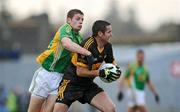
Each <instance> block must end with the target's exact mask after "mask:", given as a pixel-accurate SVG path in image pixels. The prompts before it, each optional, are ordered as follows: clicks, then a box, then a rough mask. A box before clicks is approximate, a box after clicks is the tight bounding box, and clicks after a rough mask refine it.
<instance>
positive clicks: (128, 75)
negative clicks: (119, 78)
mask: <svg viewBox="0 0 180 112" xmlns="http://www.w3.org/2000/svg"><path fill="white" fill-rule="evenodd" d="M131 71H132V66H131V65H130V64H128V67H127V69H126V71H125V74H124V77H125V78H128V77H130V74H131Z"/></svg>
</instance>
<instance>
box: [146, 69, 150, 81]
mask: <svg viewBox="0 0 180 112" xmlns="http://www.w3.org/2000/svg"><path fill="white" fill-rule="evenodd" d="M149 81H150V76H149V72H147V77H146V82H147V83H148V82H149Z"/></svg>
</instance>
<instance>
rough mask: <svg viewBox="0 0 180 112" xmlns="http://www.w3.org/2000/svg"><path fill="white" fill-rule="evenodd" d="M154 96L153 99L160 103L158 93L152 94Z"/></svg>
mask: <svg viewBox="0 0 180 112" xmlns="http://www.w3.org/2000/svg"><path fill="white" fill-rule="evenodd" d="M154 98H155V101H156V103H158V104H159V103H160V98H159V95H158V94H155V95H154Z"/></svg>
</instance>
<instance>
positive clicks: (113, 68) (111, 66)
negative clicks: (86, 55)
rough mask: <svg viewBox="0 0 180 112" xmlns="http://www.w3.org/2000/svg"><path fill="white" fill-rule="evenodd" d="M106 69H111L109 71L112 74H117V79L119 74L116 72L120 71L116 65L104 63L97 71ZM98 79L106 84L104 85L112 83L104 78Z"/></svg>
mask: <svg viewBox="0 0 180 112" xmlns="http://www.w3.org/2000/svg"><path fill="white" fill-rule="evenodd" d="M106 68H111V69H110V71H111V72H113V73H114V74H117V79H118V78H119V77H120V75H121V74H120V73H119V72H118V70H119V71H120V69H119V68H118V67H117V66H116V65H114V64H112V63H104V64H102V65H101V66H100V68H99V70H102V69H106ZM100 79H101V80H102V81H104V82H106V83H110V82H113V81H108V80H107V79H106V78H104V77H100ZM117 79H116V80H117ZM114 81H115V80H114Z"/></svg>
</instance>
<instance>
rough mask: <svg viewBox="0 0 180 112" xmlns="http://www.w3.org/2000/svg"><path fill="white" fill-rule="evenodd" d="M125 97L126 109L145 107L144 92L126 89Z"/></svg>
mask: <svg viewBox="0 0 180 112" xmlns="http://www.w3.org/2000/svg"><path fill="white" fill-rule="evenodd" d="M126 95H127V104H128V107H133V106H144V105H145V92H144V91H141V90H137V89H133V88H128V89H127V94H126Z"/></svg>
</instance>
